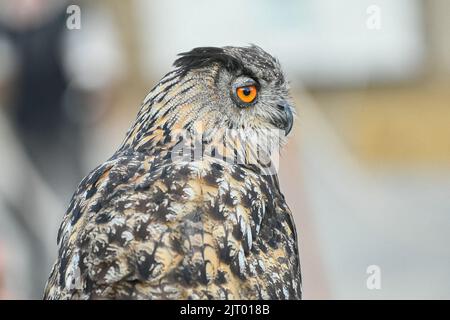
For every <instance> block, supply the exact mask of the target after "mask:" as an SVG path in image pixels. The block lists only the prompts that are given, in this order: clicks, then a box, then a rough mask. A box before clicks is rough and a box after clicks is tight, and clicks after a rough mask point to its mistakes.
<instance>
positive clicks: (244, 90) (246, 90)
mask: <svg viewBox="0 0 450 320" xmlns="http://www.w3.org/2000/svg"><path fill="white" fill-rule="evenodd" d="M251 92H252V90H250V88H249V87H245V88H243V89H242V93H243V94H244V96H249V95H250V93H251Z"/></svg>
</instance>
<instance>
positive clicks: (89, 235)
mask: <svg viewBox="0 0 450 320" xmlns="http://www.w3.org/2000/svg"><path fill="white" fill-rule="evenodd" d="M293 111H294V110H293V107H292V103H291V99H290V97H289V92H288V87H287V83H286V80H285V77H284V75H283V73H282V71H281V68H280V64H279V62H278V60H276V59H275V58H273V57H272V56H271V55H269V54H268V53H266V52H265V51H264V50H262V49H261V48H259V47H257V46H250V47H223V48H215V47H202V48H195V49H193V50H191V51H190V52H185V53H181V54H180V55H179V58H178V59H177V60H176V61H175V63H174V69H173V70H172V71H171V72H169V73H168V74H166V75H165V76H164V77H163V78H162V80H161V81H160V82H159V83H158V84H157V85H156V86H155V87H154V88H153V89H152V90H151V91H150V93H149V94H148V95H147V97H146V98H145V100H144V102H143V104H142V106H141V108H140V111H139V113H138V115H137V119H136V121H135V122H134V124H133V125H132V127H131V128H130V129H129V131H128V132H127V135H126V138H125V140H124V142H123V143H122V145H121V146H120V147H119V149H118V150H117V152H116V153H115V154H114V155H113V156H112V157H111V158H110V159H109V160H108V161H106V162H105V163H103V164H102V165H100V166H98V167H97V168H96V169H95V170H93V171H92V172H91V173H90V174H89V175H88V176H87V177H86V178H84V180H83V181H82V182H81V183H80V184H79V186H78V189H77V190H76V192H75V194H74V196H73V198H72V200H71V202H70V205H69V208H68V210H67V213H66V214H65V216H64V219H63V222H62V225H61V227H60V230H59V232H58V245H59V252H58V258H57V261H56V263H55V265H54V266H53V269H52V271H51V274H50V277H49V280H48V282H47V286H46V289H45V294H44V298H45V299H300V298H301V276H300V262H299V253H298V248H297V235H296V230H295V225H294V223H293V220H292V214H291V212H290V210H289V208H288V206H287V204H286V201H285V198H284V196H283V194H282V193H281V191H280V187H279V184H278V177H277V175H276V171H274V170H270V168H271V167H273V166H272V162H273V161H272V160H270V158H271V156H272V155H273V154H272V153H273V150H274V146H277V145H280V144H281V145H282V144H283V143H284V140H285V136H286V135H287V134H288V133H289V131H290V130H291V128H292V122H293ZM267 146H269V147H268V148H267ZM259 150H266V151H262V152H259ZM272 158H273V157H272ZM268 159H269V160H268Z"/></svg>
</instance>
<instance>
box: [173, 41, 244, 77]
mask: <svg viewBox="0 0 450 320" xmlns="http://www.w3.org/2000/svg"><path fill="white" fill-rule="evenodd" d="M178 56H180V57H179V58H178V59H177V60H175V62H174V63H173V65H174V66H175V67H177V68H179V69H181V70H182V72H183V73H187V72H189V71H190V70H193V69H198V68H203V67H206V66H208V65H211V64H212V63H215V62H218V63H220V64H222V65H223V66H224V67H225V68H226V69H227V70H228V71H231V72H236V71H238V70H244V66H243V64H242V62H241V61H240V60H238V59H237V58H235V57H233V56H231V55H230V54H228V53H226V52H225V50H224V49H223V48H217V47H199V48H194V49H192V50H191V51H189V52H183V53H180V54H179V55H178Z"/></svg>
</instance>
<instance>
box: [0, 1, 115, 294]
mask: <svg viewBox="0 0 450 320" xmlns="http://www.w3.org/2000/svg"><path fill="white" fill-rule="evenodd" d="M75 3H77V4H78V6H79V8H81V14H82V16H81V18H82V22H83V24H82V29H74V30H73V29H69V28H67V24H66V22H67V19H68V17H69V15H70V14H69V13H67V8H68V6H69V4H72V2H71V3H68V2H67V1H56V0H9V1H0V120H1V121H0V123H3V125H2V128H1V129H2V130H1V131H2V135H1V136H0V146H2V147H3V148H4V151H5V152H3V154H2V158H1V159H0V160H1V161H0V162H1V163H2V164H3V165H6V166H7V167H8V168H9V170H8V171H7V172H4V173H2V176H1V177H0V179H1V183H0V225H1V227H2V228H3V230H15V232H2V233H1V234H0V245H2V244H3V245H4V247H5V250H6V251H7V252H11V253H12V254H11V255H9V256H8V257H6V258H7V259H6V258H5V259H4V265H6V266H7V267H5V269H2V270H0V272H3V273H4V274H3V277H4V278H7V279H9V278H15V277H20V279H22V280H23V281H21V280H18V281H9V282H8V285H9V286H13V288H8V289H11V290H12V295H13V296H14V297H20V298H40V297H41V292H42V288H43V286H44V284H45V281H46V276H47V274H46V273H47V270H48V269H49V267H50V264H51V262H52V260H54V256H52V255H53V254H54V246H55V245H56V231H57V226H56V225H57V224H59V223H60V216H62V215H63V214H64V210H63V208H61V210H56V208H58V206H59V203H60V202H61V203H65V202H67V201H68V199H69V197H70V196H71V193H72V192H73V189H74V187H75V186H76V184H77V183H78V182H79V180H80V178H81V177H82V176H83V175H84V174H85V172H84V170H83V163H84V161H85V157H84V153H83V149H84V147H85V144H86V143H85V141H86V137H89V136H90V133H89V132H90V130H92V128H93V127H95V124H96V123H98V122H99V120H100V116H102V115H103V114H104V111H105V110H106V109H105V108H106V106H107V105H108V103H107V102H106V101H105V99H104V97H105V96H106V97H107V96H108V94H105V92H108V90H111V88H112V87H113V85H114V83H116V82H117V81H116V80H117V78H118V77H117V75H118V74H119V73H120V70H121V68H122V64H121V59H120V52H121V50H120V49H121V48H120V47H119V43H118V41H117V39H116V38H115V36H114V35H115V28H114V25H113V24H112V23H111V15H110V14H109V12H108V10H106V9H105V8H103V7H102V5H98V6H97V5H93V4H92V3H88V2H82V1H75ZM6 119H8V120H9V122H10V125H8V124H7V123H5V120H6ZM10 127H11V129H12V130H9V129H10ZM88 142H89V141H88ZM55 212H58V214H59V216H55V214H54V213H55ZM2 228H0V229H2ZM48 235H51V236H48ZM13 257H14V258H13ZM21 259H22V260H21ZM19 261H20V262H19ZM17 263H21V266H22V267H24V266H25V267H24V268H25V270H23V269H24V268H22V269H21V268H18V267H19V266H18V265H17ZM0 269H1V268H0ZM5 270H6V271H5ZM18 270H20V272H19V271H18ZM24 272H26V274H25V273H24ZM1 277H2V275H1V274H0V295H1V290H2V283H1V280H2V278H1ZM24 279H28V280H24ZM24 283H25V284H27V285H26V286H24V285H23V284H24ZM8 292H10V291H8Z"/></svg>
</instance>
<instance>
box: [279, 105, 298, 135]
mask: <svg viewBox="0 0 450 320" xmlns="http://www.w3.org/2000/svg"><path fill="white" fill-rule="evenodd" d="M278 108H280V110H282V111H283V113H284V119H283V120H284V123H283V125H284V126H283V128H282V129H284V132H285V135H286V136H287V135H288V134H289V132H291V130H292V125H293V124H294V115H293V114H292V107H291V106H290V105H289V103H287V102H286V101H283V102H280V103H278Z"/></svg>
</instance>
